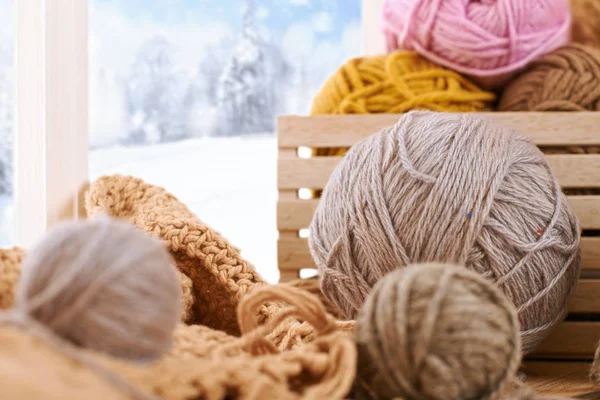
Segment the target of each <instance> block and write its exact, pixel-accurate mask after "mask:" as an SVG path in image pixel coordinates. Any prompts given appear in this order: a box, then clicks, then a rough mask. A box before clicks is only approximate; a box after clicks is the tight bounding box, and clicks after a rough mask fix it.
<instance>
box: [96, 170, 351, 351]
mask: <svg viewBox="0 0 600 400" xmlns="http://www.w3.org/2000/svg"><path fill="white" fill-rule="evenodd" d="M86 210H87V212H88V215H89V217H91V218H94V217H96V216H98V215H104V214H106V215H110V216H112V217H115V218H119V219H123V220H126V221H129V222H130V223H131V224H133V225H134V226H136V227H138V228H139V229H141V230H142V231H144V232H146V233H147V234H149V235H151V236H152V237H156V238H158V239H160V240H161V241H162V242H163V243H164V244H165V245H166V246H167V248H168V249H169V251H170V253H171V255H172V257H173V258H174V260H175V265H176V266H177V268H178V269H179V271H180V272H181V273H183V274H184V275H185V276H187V277H188V278H189V279H190V280H191V282H192V285H193V301H194V303H193V307H192V309H193V318H190V319H189V320H186V322H188V323H196V324H202V325H205V326H208V327H210V328H214V329H218V330H223V331H225V332H227V333H229V334H231V335H239V334H240V327H239V325H238V320H237V318H236V310H237V308H238V306H239V304H240V301H241V300H242V299H243V298H244V297H245V296H246V295H248V294H249V293H251V292H252V291H254V290H257V289H258V288H261V287H264V286H266V285H267V283H266V282H265V280H264V279H263V278H262V277H261V276H260V275H259V274H258V273H257V272H256V269H255V268H254V266H253V265H252V264H251V263H249V262H248V261H247V260H246V259H244V258H243V257H242V255H241V253H240V250H239V249H238V248H237V247H235V246H233V245H232V244H231V243H230V242H229V241H228V240H227V239H226V238H225V237H223V235H221V234H220V233H219V232H217V231H216V230H214V229H213V228H212V227H210V226H209V225H207V224H205V223H204V222H202V221H201V220H200V219H199V218H198V217H197V216H196V215H195V214H194V213H192V212H191V211H190V210H189V208H188V207H187V206H186V205H185V204H183V203H182V202H180V201H179V200H178V199H177V198H176V197H175V196H173V195H172V194H171V193H169V192H168V191H166V190H165V189H164V188H162V187H159V186H154V185H151V184H148V183H146V182H144V181H143V180H141V179H138V178H135V177H131V176H123V175H111V176H104V177H101V178H99V179H97V180H96V181H94V182H92V184H91V185H90V188H89V191H88V192H87V194H86ZM283 308H285V307H284V306H283V305H281V304H276V303H268V304H265V305H263V306H262V307H261V308H260V310H259V316H260V320H261V321H262V322H263V323H264V322H266V321H268V320H270V319H273V318H275V317H276V316H277V315H279V313H281V312H282V309H283ZM341 326H346V325H345V324H344V323H341ZM271 334H272V335H274V336H273V337H271V339H272V340H273V341H274V342H275V343H277V346H278V348H280V349H282V350H283V349H291V348H294V347H296V346H299V345H301V344H303V343H305V342H310V341H311V340H313V339H314V335H315V330H314V328H313V327H312V326H311V325H310V324H308V323H307V322H306V321H299V320H295V319H293V318H292V319H290V320H288V321H287V324H285V325H283V327H280V328H279V329H277V330H275V331H273V332H272V333H271Z"/></svg>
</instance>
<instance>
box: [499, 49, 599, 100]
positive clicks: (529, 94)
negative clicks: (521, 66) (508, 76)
mask: <svg viewBox="0 0 600 400" xmlns="http://www.w3.org/2000/svg"><path fill="white" fill-rule="evenodd" d="M498 109H499V110H500V111H600V49H597V48H593V47H590V46H584V45H580V44H570V45H568V46H564V47H561V48H560V49H558V50H556V51H554V52H552V53H551V54H548V55H546V56H544V57H542V58H540V59H538V60H536V61H534V62H533V63H532V64H531V65H530V66H529V67H528V68H527V70H526V71H525V72H523V74H521V75H520V76H519V77H518V78H517V79H515V80H514V81H513V82H512V83H511V84H510V85H508V86H507V87H506V89H505V90H504V92H503V93H502V97H501V98H500V103H499V105H498Z"/></svg>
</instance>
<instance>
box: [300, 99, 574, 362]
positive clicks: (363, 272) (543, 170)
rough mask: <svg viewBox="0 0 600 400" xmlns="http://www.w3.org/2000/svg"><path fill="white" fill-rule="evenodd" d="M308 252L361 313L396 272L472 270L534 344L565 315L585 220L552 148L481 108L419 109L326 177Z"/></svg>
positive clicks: (349, 306) (342, 298)
mask: <svg viewBox="0 0 600 400" xmlns="http://www.w3.org/2000/svg"><path fill="white" fill-rule="evenodd" d="M309 247H310V251H311V253H312V256H313V258H314V261H315V263H316V265H317V266H318V268H319V271H320V274H321V285H322V289H323V292H324V294H325V295H326V296H327V297H328V298H329V299H330V300H331V301H332V302H333V303H334V304H336V305H337V306H338V307H339V308H340V309H341V310H342V311H343V312H344V314H345V315H346V317H349V318H354V317H355V316H356V313H357V311H358V310H359V308H360V307H361V306H362V304H363V303H364V301H365V299H366V296H367V295H368V293H369V292H370V291H371V288H372V287H373V285H375V284H376V283H377V282H378V281H379V280H380V279H381V278H382V277H383V276H384V275H385V274H386V273H388V272H389V271H391V270H393V269H395V268H398V267H402V266H406V265H408V264H411V263H423V262H434V261H435V262H448V263H456V264H460V265H466V266H467V267H468V268H469V269H471V270H473V271H476V272H478V273H480V274H482V275H483V276H485V277H487V278H488V279H490V280H491V281H493V282H495V283H496V284H497V285H498V286H499V287H500V288H501V289H502V291H503V292H504V293H505V294H506V295H507V296H508V297H509V298H510V299H511V300H512V301H513V304H514V305H515V306H516V308H517V310H518V315H519V319H520V324H521V329H522V333H521V336H522V341H523V346H522V347H523V349H524V350H525V351H526V352H529V351H531V350H532V349H533V348H535V346H536V345H537V344H538V343H539V342H540V341H541V340H542V339H543V338H544V337H545V336H546V335H547V333H548V332H549V330H550V329H551V328H552V327H553V326H554V325H555V324H556V323H557V322H559V321H560V320H561V319H562V318H563V317H564V315H565V314H566V311H567V306H568V303H569V300H570V298H571V295H572V291H573V287H574V284H575V282H576V280H577V278H578V276H579V271H580V264H581V251H580V226H579V221H578V219H577V217H576V216H575V214H574V212H573V210H572V209H571V208H570V206H569V204H568V202H567V199H566V197H565V196H564V194H563V193H562V192H561V188H560V186H559V184H558V182H557V180H556V178H555V177H554V176H553V174H552V172H551V170H550V167H549V165H548V163H547V161H546V159H545V158H544V156H543V154H542V153H541V152H540V151H539V149H538V148H537V147H535V146H534V145H533V144H531V143H530V142H529V141H528V139H526V138H525V137H524V136H521V135H519V134H517V133H516V132H515V131H513V130H512V129H509V128H507V127H504V126H502V125H500V124H498V123H494V122H492V121H491V120H489V119H488V118H486V117H483V116H481V115H478V114H449V113H434V112H415V111H413V112H409V113H407V114H405V115H404V116H403V117H402V118H400V120H399V121H398V123H397V124H396V125H394V126H391V127H389V128H387V129H384V130H383V131H381V132H380V133H378V134H375V135H372V136H370V137H368V138H366V139H364V140H362V141H361V142H358V143H357V144H355V145H354V146H353V147H352V148H351V150H350V151H349V152H348V153H347V154H346V156H345V157H344V158H343V159H342V160H341V162H340V163H339V164H338V166H337V167H336V169H335V170H334V172H333V173H332V175H331V177H330V180H329V182H328V183H327V185H326V187H325V189H324V191H323V196H322V198H321V201H320V203H319V206H318V207H317V210H316V212H315V214H314V217H313V221H312V223H311V226H310V235H309Z"/></svg>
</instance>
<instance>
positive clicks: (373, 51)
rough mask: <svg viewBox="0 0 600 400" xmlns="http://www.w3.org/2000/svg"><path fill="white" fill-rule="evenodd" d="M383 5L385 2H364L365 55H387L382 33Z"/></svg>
mask: <svg viewBox="0 0 600 400" xmlns="http://www.w3.org/2000/svg"><path fill="white" fill-rule="evenodd" d="M383 3H384V0H362V36H363V53H364V54H365V55H367V56H373V55H379V54H385V53H386V45H385V38H384V37H383V33H382V13H381V10H382V8H383Z"/></svg>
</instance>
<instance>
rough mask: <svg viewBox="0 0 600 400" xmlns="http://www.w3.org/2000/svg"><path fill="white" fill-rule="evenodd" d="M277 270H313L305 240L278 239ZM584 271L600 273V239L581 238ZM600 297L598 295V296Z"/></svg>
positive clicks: (293, 237) (297, 238)
mask: <svg viewBox="0 0 600 400" xmlns="http://www.w3.org/2000/svg"><path fill="white" fill-rule="evenodd" d="M277 251H278V260H279V269H280V270H282V271H283V270H296V269H302V268H314V262H313V260H312V257H311V255H310V252H309V250H308V243H307V240H306V239H302V238H299V237H295V236H289V237H288V236H286V237H280V238H279V241H278V243H277ZM581 252H582V261H583V270H584V271H600V237H583V238H581ZM599 296H600V295H599Z"/></svg>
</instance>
